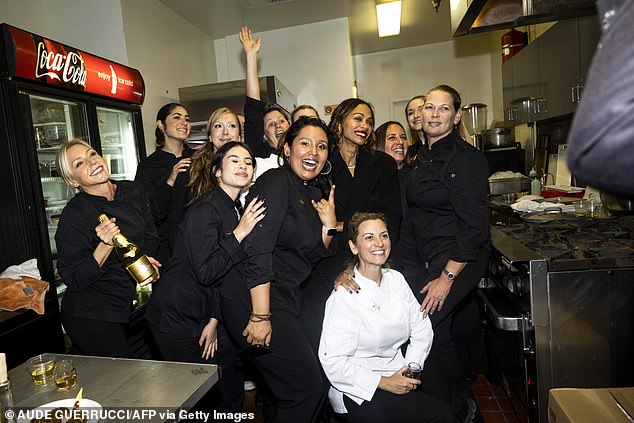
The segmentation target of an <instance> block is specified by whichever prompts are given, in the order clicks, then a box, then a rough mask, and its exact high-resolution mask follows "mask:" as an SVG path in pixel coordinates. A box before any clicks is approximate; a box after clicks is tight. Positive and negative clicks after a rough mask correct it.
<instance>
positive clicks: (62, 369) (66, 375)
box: [55, 360, 77, 391]
mask: <svg viewBox="0 0 634 423" xmlns="http://www.w3.org/2000/svg"><path fill="white" fill-rule="evenodd" d="M76 384H77V370H75V367H73V362H72V361H71V360H60V361H58V362H57V363H55V385H57V389H58V390H59V391H67V390H69V389H70V388H72V387H73V386H75V385H76Z"/></svg>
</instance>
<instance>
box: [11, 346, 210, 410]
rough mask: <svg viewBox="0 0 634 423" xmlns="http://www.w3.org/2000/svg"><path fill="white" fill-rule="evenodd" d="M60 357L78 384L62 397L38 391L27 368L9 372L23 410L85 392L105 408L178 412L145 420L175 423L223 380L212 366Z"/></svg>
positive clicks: (45, 388)
mask: <svg viewBox="0 0 634 423" xmlns="http://www.w3.org/2000/svg"><path fill="white" fill-rule="evenodd" d="M96 336H98V335H96ZM55 357H56V360H61V359H71V360H73V364H74V365H75V368H76V369H77V385H76V386H75V387H73V388H71V389H69V390H68V391H66V392H58V391H57V389H56V387H55V384H54V383H52V384H49V385H48V386H43V387H38V386H35V385H34V384H33V381H32V379H31V375H30V374H29V372H28V369H27V366H26V364H21V365H20V366H18V367H16V368H15V369H13V370H11V371H10V372H9V379H10V380H11V385H12V389H13V400H14V403H15V406H16V407H17V408H28V409H30V408H34V407H38V406H40V405H42V404H46V403H49V402H51V401H56V400H60V399H66V398H75V396H76V395H77V392H78V391H79V389H80V388H82V387H83V388H84V392H83V397H84V398H88V399H91V400H93V401H97V402H98V403H100V404H101V406H102V407H103V408H104V409H113V408H117V409H124V408H136V409H160V411H169V412H172V413H174V415H176V416H177V418H176V419H169V418H166V417H167V415H165V414H164V415H162V416H161V415H160V414H157V415H156V416H154V418H151V419H144V421H148V422H163V421H175V420H178V415H179V410H180V409H189V408H191V407H192V406H193V405H194V404H196V402H198V400H200V399H201V398H202V396H203V395H204V394H205V393H206V392H207V391H209V389H211V387H212V386H213V385H214V384H215V383H216V382H217V381H218V367H217V366H216V365H212V364H193V363H175V362H168V361H151V360H135V359H122V358H105V357H90V356H76V355H65V354H55ZM102 421H119V422H120V421H122V420H119V419H118V420H107V419H106V420H102Z"/></svg>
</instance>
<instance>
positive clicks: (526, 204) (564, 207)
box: [511, 200, 575, 213]
mask: <svg viewBox="0 0 634 423" xmlns="http://www.w3.org/2000/svg"><path fill="white" fill-rule="evenodd" d="M550 207H559V208H561V211H562V212H574V211H575V206H574V205H572V204H563V203H550V202H548V201H544V202H541V203H540V202H537V201H533V200H519V201H518V202H517V203H513V204H511V208H512V209H513V210H515V211H518V212H522V213H526V212H534V211H544V209H546V208H550Z"/></svg>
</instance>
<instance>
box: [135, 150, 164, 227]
mask: <svg viewBox="0 0 634 423" xmlns="http://www.w3.org/2000/svg"><path fill="white" fill-rule="evenodd" d="M149 160H151V159H150V158H146V159H145V160H144V161H142V162H141V163H140V164H139V167H138V168H137V171H136V176H135V177H134V180H135V181H136V182H139V183H140V184H141V185H143V187H144V188H145V190H146V191H147V193H148V194H149V196H150V202H151V204H152V216H153V217H154V221H155V222H156V224H157V225H159V224H161V223H162V222H163V221H164V220H165V219H167V217H168V216H169V210H170V204H171V203H172V192H173V189H172V187H171V186H169V185H168V184H167V178H169V175H170V172H171V171H172V169H171V167H168V166H162V167H161V166H157V165H156V164H155V163H150V162H149Z"/></svg>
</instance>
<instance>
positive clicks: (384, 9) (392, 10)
mask: <svg viewBox="0 0 634 423" xmlns="http://www.w3.org/2000/svg"><path fill="white" fill-rule="evenodd" d="M401 3H402V2H401V1H400V0H399V1H390V2H383V3H379V4H377V5H376V21H377V23H378V26H379V37H389V36H392V35H398V34H400V33H401Z"/></svg>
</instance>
